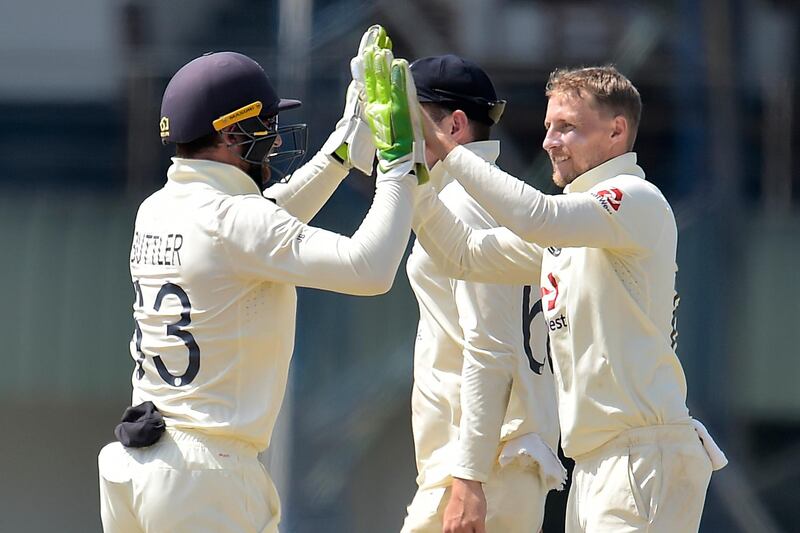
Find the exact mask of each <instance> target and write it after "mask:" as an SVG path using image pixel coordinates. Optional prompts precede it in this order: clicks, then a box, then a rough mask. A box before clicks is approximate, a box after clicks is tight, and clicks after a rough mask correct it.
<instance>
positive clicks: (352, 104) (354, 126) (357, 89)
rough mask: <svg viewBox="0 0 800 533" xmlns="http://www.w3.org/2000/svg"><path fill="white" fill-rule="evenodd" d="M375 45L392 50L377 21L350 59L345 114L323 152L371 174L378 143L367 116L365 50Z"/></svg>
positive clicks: (350, 166) (323, 146) (384, 31)
mask: <svg viewBox="0 0 800 533" xmlns="http://www.w3.org/2000/svg"><path fill="white" fill-rule="evenodd" d="M371 46H375V47H377V48H384V49H387V50H391V48H392V40H391V39H390V38H389V36H388V35H387V34H386V30H385V29H383V27H382V26H380V25H378V24H375V25H373V26H370V28H369V29H368V30H367V31H366V32H365V33H364V35H363V36H362V37H361V42H360V44H359V47H358V53H357V54H356V56H355V57H354V58H353V59H351V60H350V73H351V75H352V77H353V79H352V81H351V82H350V85H349V86H348V87H347V93H346V95H345V104H344V113H343V114H342V118H341V119H340V120H339V122H337V123H336V129H335V130H334V132H333V133H332V134H331V136H330V137H328V140H327V141H326V142H325V144H323V145H322V148H321V151H322V152H323V153H325V154H328V155H330V156H333V157H336V158H337V159H338V160H340V161H341V162H342V163H343V164H344V165H345V166H346V167H347V168H357V169H358V170H360V171H361V172H363V173H364V174H367V175H370V174H372V164H373V161H374V159H375V146H374V145H373V143H372V135H371V134H370V131H369V127H368V126H367V124H366V119H365V117H364V103H365V100H366V91H365V87H364V83H365V81H364V66H363V62H362V56H363V54H364V51H365V50H366V49H367V48H369V47H371Z"/></svg>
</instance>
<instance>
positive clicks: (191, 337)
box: [130, 159, 296, 448]
mask: <svg viewBox="0 0 800 533" xmlns="http://www.w3.org/2000/svg"><path fill="white" fill-rule="evenodd" d="M175 163H176V164H175V165H173V167H171V168H170V173H169V180H168V181H167V184H166V185H165V186H164V188H162V189H161V190H159V191H157V192H156V193H154V194H153V195H152V196H150V197H149V198H148V199H147V200H145V201H144V202H143V203H142V205H141V206H140V208H139V212H138V214H137V219H136V226H135V230H134V237H133V245H132V247H131V258H130V268H131V278H132V281H133V285H134V293H135V301H134V319H135V322H136V326H135V327H136V330H135V333H134V338H133V340H132V343H131V355H132V357H133V358H134V360H135V361H136V367H135V369H134V373H133V378H132V381H133V388H134V393H133V404H137V403H139V402H142V401H146V400H151V401H153V402H154V403H155V404H156V406H157V407H158V408H159V409H160V410H161V412H162V413H163V414H164V416H165V419H166V421H167V425H171V426H175V427H183V428H193V429H200V430H203V431H206V432H208V433H212V434H219V435H225V436H229V437H234V438H240V439H243V440H247V441H249V442H251V443H253V444H255V445H256V446H258V447H259V448H264V447H266V446H267V444H268V439H269V435H270V434H271V432H272V427H273V425H274V423H275V419H276V418H277V414H278V409H279V407H280V403H281V400H282V397H283V393H284V390H285V385H286V379H287V373H288V365H289V358H290V356H291V352H292V346H293V343H294V321H295V318H294V317H295V305H296V295H295V290H294V287H293V286H291V285H287V284H285V283H279V282H272V281H269V280H268V279H267V278H266V277H261V278H259V277H257V276H247V275H244V274H242V273H241V271H240V270H239V269H238V268H237V259H238V257H237V254H239V253H240V251H239V250H237V249H236V247H235V246H233V245H232V244H231V229H230V228H231V226H232V225H235V224H237V223H240V224H241V223H246V221H247V220H248V218H247V217H241V216H240V214H241V213H243V212H245V211H248V210H249V211H252V210H253V209H254V208H255V209H256V210H263V211H264V212H263V213H261V214H262V215H263V218H264V219H266V220H268V219H269V212H270V211H269V210H270V209H277V208H276V207H274V205H273V204H272V203H271V202H269V201H268V200H266V199H264V198H262V197H261V196H260V194H259V191H258V188H257V187H256V186H255V184H254V183H253V182H252V181H250V180H249V178H248V177H247V176H246V175H245V174H244V173H242V172H240V171H238V170H237V169H235V168H234V167H230V166H228V165H222V164H218V163H212V162H205V161H203V162H201V161H197V160H179V159H176V161H175ZM225 167H227V168H225ZM229 169H231V170H232V171H231V170H229ZM256 229H257V228H253V230H254V231H256ZM239 230H241V228H239Z"/></svg>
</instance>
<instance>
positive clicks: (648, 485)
mask: <svg viewBox="0 0 800 533" xmlns="http://www.w3.org/2000/svg"><path fill="white" fill-rule="evenodd" d="M574 459H575V470H574V471H573V474H572V487H571V488H570V492H569V498H568V500H567V527H566V533H582V532H587V533H604V532H614V533H626V532H633V531H642V532H644V531H646V532H648V533H689V532H692V531H695V532H696V531H697V530H698V528H699V527H700V517H701V516H702V514H703V505H704V503H705V498H706V490H707V489H708V483H709V481H710V479H711V460H710V459H709V458H708V454H707V453H706V451H705V448H703V445H702V443H701V442H700V439H699V437H698V436H697V432H696V431H695V430H694V428H693V427H692V426H691V425H689V424H685V425H684V424H674V425H663V426H647V427H642V428H634V429H630V430H627V431H625V432H623V433H622V434H620V435H618V436H617V437H615V438H614V439H612V440H611V441H610V442H607V443H606V444H604V445H602V446H600V447H599V448H598V449H596V450H593V451H591V452H589V453H588V454H585V455H581V456H578V457H575V458H574Z"/></svg>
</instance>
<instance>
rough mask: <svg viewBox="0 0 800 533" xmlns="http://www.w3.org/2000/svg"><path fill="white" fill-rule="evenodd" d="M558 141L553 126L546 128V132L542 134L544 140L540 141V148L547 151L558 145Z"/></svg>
mask: <svg viewBox="0 0 800 533" xmlns="http://www.w3.org/2000/svg"><path fill="white" fill-rule="evenodd" d="M559 143H560V139H559V137H558V134H557V133H556V132H555V131H554V130H553V128H550V129H548V130H547V133H545V134H544V140H543V141H542V148H544V149H545V151H548V152H549V151H550V150H552V149H553V148H555V147H556V146H558V145H559Z"/></svg>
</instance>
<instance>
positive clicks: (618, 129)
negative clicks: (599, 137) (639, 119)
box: [611, 115, 628, 150]
mask: <svg viewBox="0 0 800 533" xmlns="http://www.w3.org/2000/svg"><path fill="white" fill-rule="evenodd" d="M611 140H612V141H613V142H615V143H620V142H621V143H622V144H623V145H625V146H626V150H627V144H628V119H626V118H625V116H624V115H617V116H615V117H614V119H613V122H612V129H611Z"/></svg>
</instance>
